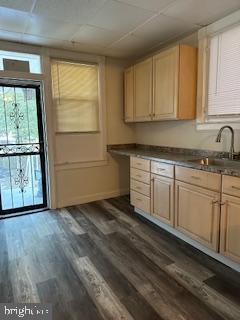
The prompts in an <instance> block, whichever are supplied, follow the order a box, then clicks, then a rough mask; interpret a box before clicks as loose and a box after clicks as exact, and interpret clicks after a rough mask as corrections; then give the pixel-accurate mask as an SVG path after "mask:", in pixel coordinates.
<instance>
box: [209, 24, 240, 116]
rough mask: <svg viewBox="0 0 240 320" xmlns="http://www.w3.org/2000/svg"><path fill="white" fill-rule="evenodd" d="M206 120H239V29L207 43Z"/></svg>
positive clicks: (229, 31) (220, 35)
mask: <svg viewBox="0 0 240 320" xmlns="http://www.w3.org/2000/svg"><path fill="white" fill-rule="evenodd" d="M209 49H210V56H209V78H208V110H207V111H208V112H207V113H208V116H209V117H210V118H211V117H215V118H216V117H217V116H218V117H225V118H227V117H232V118H236V115H239V116H240V26H237V27H234V28H232V29H230V30H227V31H225V32H223V33H221V34H218V35H216V36H214V37H212V38H211V40H210V48H209Z"/></svg>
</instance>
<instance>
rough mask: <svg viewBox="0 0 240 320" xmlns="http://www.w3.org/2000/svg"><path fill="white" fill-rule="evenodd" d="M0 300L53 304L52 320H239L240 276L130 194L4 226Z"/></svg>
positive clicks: (5, 222) (7, 222)
mask: <svg viewBox="0 0 240 320" xmlns="http://www.w3.org/2000/svg"><path fill="white" fill-rule="evenodd" d="M0 302H46V303H47V302H48V303H52V304H53V314H54V320H58V319H59V320H60V319H61V320H62V319H67V320H72V319H73V320H75V319H84V320H90V319H91V320H98V319H105V320H110V319H111V320H119V319H121V320H125V319H129V320H133V319H136V320H155V319H156V320H157V319H160V320H163V319H164V320H213V319H214V320H217V319H228V320H239V319H240V275H239V273H237V272H235V271H233V270H231V269H230V268H228V267H226V266H224V265H222V264H220V263H218V262H216V261H215V260H214V259H212V258H209V257H208V256H206V255H204V254H203V253H201V252H199V251H198V250H197V249H193V248H192V247H191V246H189V245H187V244H185V243H184V242H182V241H181V240H179V239H176V238H174V237H173V236H172V235H170V234H168V233H167V232H166V231H164V230H162V229H160V228H158V227H157V226H154V225H153V224H151V223H149V222H147V221H146V220H144V219H143V218H140V217H139V216H138V215H136V214H135V213H134V212H133V208H132V207H131V206H130V204H129V198H128V197H127V196H124V197H119V198H114V199H109V200H104V201H97V202H94V203H91V204H85V205H79V206H74V207H69V208H65V209H61V210H50V211H44V212H39V213H34V214H29V215H25V216H19V217H14V218H7V219H2V220H0Z"/></svg>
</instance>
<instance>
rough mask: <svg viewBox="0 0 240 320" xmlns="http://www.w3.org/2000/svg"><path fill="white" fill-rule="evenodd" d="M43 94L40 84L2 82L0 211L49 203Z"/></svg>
mask: <svg viewBox="0 0 240 320" xmlns="http://www.w3.org/2000/svg"><path fill="white" fill-rule="evenodd" d="M40 97H41V93H40V86H35V85H26V86H25V85H8V84H6V85H5V84H4V85H3V84H0V214H10V213H14V212H21V211H27V210H33V209H37V208H43V207H46V205H47V200H46V175H45V151H44V136H43V123H42V112H41V98H40Z"/></svg>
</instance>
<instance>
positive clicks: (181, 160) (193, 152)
mask: <svg viewBox="0 0 240 320" xmlns="http://www.w3.org/2000/svg"><path fill="white" fill-rule="evenodd" d="M108 152H110V153H111V154H116V155H123V156H129V157H131V156H134V157H139V158H143V159H149V160H153V161H159V162H164V163H169V164H173V165H179V166H183V167H188V168H193V169H198V170H203V171H208V172H214V173H219V174H224V175H231V176H237V177H240V160H235V161H229V163H228V161H226V162H227V163H226V165H225V164H224V166H222V165H221V166H215V165H202V164H198V163H194V162H191V160H196V159H201V158H205V157H208V158H218V159H221V158H223V157H227V154H226V153H223V152H216V151H210V150H198V149H183V148H171V147H158V146H156V147H155V146H145V145H137V144H129V145H110V146H108Z"/></svg>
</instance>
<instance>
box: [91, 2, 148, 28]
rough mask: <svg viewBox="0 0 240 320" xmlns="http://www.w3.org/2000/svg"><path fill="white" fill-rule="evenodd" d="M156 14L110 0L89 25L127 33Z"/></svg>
mask: <svg viewBox="0 0 240 320" xmlns="http://www.w3.org/2000/svg"><path fill="white" fill-rule="evenodd" d="M153 14H154V13H153V12H152V11H149V10H145V9H141V8H137V7H134V6H129V5H127V4H125V3H121V2H117V1H112V0H108V1H107V2H106V3H105V5H104V6H103V7H102V8H101V9H100V10H99V11H98V13H97V14H96V16H95V17H94V18H93V19H91V20H90V21H89V24H91V25H94V26H97V27H101V28H105V29H109V30H113V31H117V32H119V33H126V32H129V31H131V30H132V29H133V28H135V27H137V26H138V25H139V24H141V23H143V22H144V21H146V20H147V19H149V18H150V17H151V16H152V15H153Z"/></svg>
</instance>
